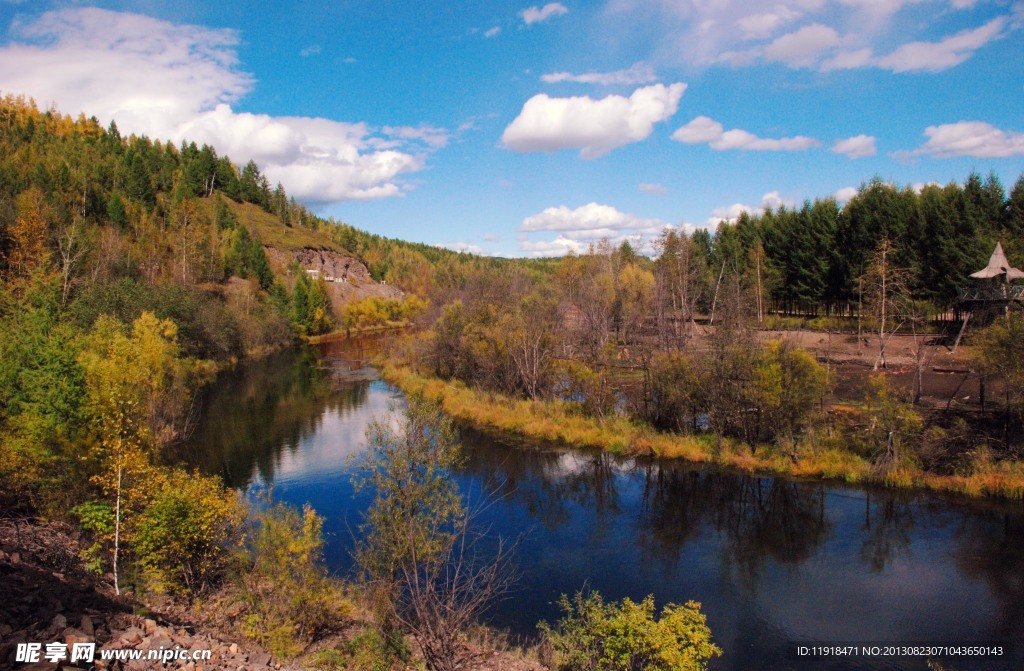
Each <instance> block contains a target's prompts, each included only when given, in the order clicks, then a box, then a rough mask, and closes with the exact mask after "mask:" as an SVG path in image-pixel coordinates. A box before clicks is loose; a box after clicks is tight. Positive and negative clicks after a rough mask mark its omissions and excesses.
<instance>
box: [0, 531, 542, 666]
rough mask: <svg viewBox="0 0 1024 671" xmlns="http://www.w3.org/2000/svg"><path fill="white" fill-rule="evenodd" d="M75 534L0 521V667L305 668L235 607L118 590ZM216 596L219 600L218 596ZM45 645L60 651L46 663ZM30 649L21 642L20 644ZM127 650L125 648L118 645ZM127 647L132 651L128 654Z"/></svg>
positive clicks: (512, 661)
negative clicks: (160, 655)
mask: <svg viewBox="0 0 1024 671" xmlns="http://www.w3.org/2000/svg"><path fill="white" fill-rule="evenodd" d="M78 541H79V538H78V534H77V532H76V531H75V530H74V529H73V528H72V527H71V526H69V525H67V524H63V523H59V522H32V523H30V522H27V521H24V520H11V519H0V669H18V670H24V671H42V670H57V669H62V670H64V671H73V670H75V669H82V671H86V670H88V669H93V668H95V669H110V670H112V671H124V670H130V671H143V670H146V669H188V670H189V671H212V670H215V669H216V670H221V669H223V670H230V671H270V670H274V671H278V670H281V669H285V670H290V669H304V668H315V667H308V666H307V665H306V664H304V663H302V662H301V661H295V660H291V661H289V660H280V659H276V658H274V657H272V656H271V655H270V654H269V653H267V652H266V651H264V650H262V649H261V648H259V647H258V646H256V645H254V644H252V643H250V642H248V641H246V640H245V639H243V638H242V637H241V636H239V635H238V634H237V633H235V632H234V630H233V622H232V620H233V619H234V617H235V616H237V615H238V613H237V612H236V611H232V610H230V609H228V608H218V607H217V606H215V605H214V606H212V607H210V606H207V607H206V608H205V609H204V612H202V613H197V612H195V611H194V610H193V609H190V608H188V607H187V606H185V605H183V604H180V603H174V602H171V601H168V600H157V601H156V602H154V603H149V604H142V603H140V602H138V601H136V600H133V599H130V598H127V597H125V596H118V595H117V594H116V593H115V591H114V588H113V583H112V576H109V575H107V576H99V575H96V574H94V573H91V572H89V571H88V570H86V568H85V565H84V563H83V561H82V559H81V556H80V548H79V544H78ZM210 603H214V604H215V603H216V600H213V601H211V602H210ZM93 642H94V643H95V644H96V652H95V655H94V661H92V662H84V661H75V662H72V661H71V652H72V649H73V647H74V646H75V644H81V643H93ZM22 643H39V644H41V650H40V651H39V659H38V661H35V662H24V661H19V660H18V659H17V653H18V648H19V644H22ZM47 644H63V646H65V647H61V646H59V645H58V646H56V647H55V648H54V650H55V652H57V653H58V654H59V653H61V652H63V653H64V654H63V655H60V657H61V658H60V659H51V661H47V659H46V653H47ZM22 649H23V650H24V648H22ZM176 649H178V650H183V651H191V652H195V651H202V650H209V651H210V659H209V660H192V659H170V660H168V661H166V662H164V661H162V660H153V659H134V660H127V659H121V660H103V659H101V654H102V653H101V651H103V650H117V651H133V650H134V651H143V652H142V656H143V657H146V656H148V654H149V652H148V651H151V650H160V651H168V650H171V651H173V650H176ZM122 654H125V652H122ZM128 654H131V653H130V652H129V653H128ZM542 668H543V667H541V666H539V665H537V664H536V663H533V662H530V661H528V660H525V659H522V658H521V657H519V656H516V655H510V654H501V653H493V654H488V655H483V656H482V657H481V660H480V663H479V664H478V666H477V667H476V671H539V670H540V669H542Z"/></svg>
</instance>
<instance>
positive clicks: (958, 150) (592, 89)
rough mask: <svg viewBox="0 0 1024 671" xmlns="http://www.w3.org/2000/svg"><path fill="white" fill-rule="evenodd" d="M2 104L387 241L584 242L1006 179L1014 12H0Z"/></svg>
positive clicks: (611, 1)
mask: <svg viewBox="0 0 1024 671" xmlns="http://www.w3.org/2000/svg"><path fill="white" fill-rule="evenodd" d="M0 30H3V34H2V41H0V91H3V92H4V93H24V94H27V95H30V96H33V97H34V98H35V99H36V101H37V103H38V104H40V105H41V106H49V105H51V104H54V105H56V106H57V107H58V108H59V109H60V110H62V111H64V112H67V113H72V114H76V113H77V112H79V111H85V112H86V113H87V114H94V115H96V116H97V117H98V118H100V119H101V120H102V121H104V122H106V121H109V120H110V119H116V120H117V122H118V125H119V126H120V127H121V129H122V131H130V132H135V133H146V134H148V135H151V136H153V137H161V138H170V139H174V140H175V141H180V140H181V139H182V138H188V139H194V140H196V141H199V142H208V143H210V144H212V145H213V146H214V147H216V148H217V150H218V151H219V152H220V153H222V154H228V155H230V156H231V157H232V158H233V159H235V160H236V162H239V163H244V162H245V161H247V160H248V159H250V158H252V159H254V160H256V161H257V162H258V163H259V164H260V165H261V167H262V168H263V169H264V172H265V173H266V174H267V175H268V176H269V177H270V178H271V180H272V181H280V182H282V183H283V184H284V185H285V187H286V189H287V190H288V192H289V193H290V194H292V195H294V196H296V197H297V198H298V199H299V200H300V201H302V202H304V203H306V204H308V205H310V206H313V207H314V208H315V209H316V210H317V211H318V212H320V213H321V214H324V215H332V216H335V217H337V218H339V219H342V220H344V221H346V222H348V223H351V224H353V225H355V226H358V227H360V228H364V229H367V230H370V231H374V232H377V233H381V234H384V235H388V236H392V237H400V238H405V239H409V240H416V241H421V242H427V243H430V244H437V245H445V246H449V247H452V248H456V249H466V250H472V251H476V252H479V253H489V254H501V255H542V254H543V255H551V254H561V253H564V252H565V251H566V250H567V249H581V248H584V247H585V246H586V245H587V244H588V243H590V242H592V241H595V240H597V239H600V238H602V237H607V238H610V239H612V240H614V241H618V240H621V239H631V240H633V241H635V242H639V244H641V245H643V244H646V243H649V242H650V241H652V240H653V239H655V238H656V237H657V235H658V234H659V232H660V231H661V230H663V229H664V228H665V227H666V226H676V227H685V228H692V227H703V226H714V225H715V224H716V222H717V221H719V220H721V219H723V218H730V217H735V216H737V215H738V213H739V212H740V211H741V210H743V209H750V210H759V209H761V208H762V207H764V206H765V205H771V206H777V205H779V204H787V205H790V204H799V203H801V202H802V201H803V200H804V199H812V198H815V197H824V196H830V195H835V196H836V197H837V198H839V199H840V200H841V201H842V200H845V199H848V198H849V197H850V196H851V195H852V194H853V193H855V189H856V187H857V186H858V185H860V184H861V183H863V182H865V181H867V180H869V179H871V178H872V177H875V176H878V177H881V178H882V179H884V180H887V181H892V182H895V183H897V184H900V185H922V184H925V183H928V182H931V181H935V182H939V183H946V182H948V181H950V180H957V181H962V180H963V179H964V178H965V177H966V176H967V175H968V174H969V173H970V172H971V171H972V170H974V171H978V172H980V173H982V174H983V175H987V174H988V173H989V172H995V174H996V175H998V176H999V177H1000V178H1001V179H1002V181H1003V183H1004V185H1005V186H1006V187H1007V188H1009V187H1010V186H1012V184H1013V183H1014V181H1016V179H1017V178H1018V176H1019V175H1020V174H1021V173H1022V172H1024V2H1019V1H1018V2H1009V1H999V0H767V1H761V0H746V1H741V0H605V1H603V2H573V1H571V0H563V1H562V2H552V3H540V4H536V5H531V4H529V3H527V2H500V1H497V2H458V1H455V0H453V1H451V2H446V3H443V4H442V3H436V4H427V5H423V4H421V3H408V2H391V1H389V0H377V1H374V2H370V1H364V0H352V1H348V2H345V1H342V0H331V1H328V0H312V1H307V2H302V3H272V2H252V1H250V2H246V1H244V0H240V1H236V2H232V3H191V2H190V3H183V2H176V1H174V0H138V1H134V2H133V1H129V0H123V1H120V2H98V3H94V4H86V3H79V2H49V1H47V0H35V1H27V0H25V1H18V0H0Z"/></svg>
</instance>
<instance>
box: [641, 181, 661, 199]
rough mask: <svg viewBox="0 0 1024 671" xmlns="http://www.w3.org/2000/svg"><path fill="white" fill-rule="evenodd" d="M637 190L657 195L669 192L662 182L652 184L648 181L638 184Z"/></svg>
mask: <svg viewBox="0 0 1024 671" xmlns="http://www.w3.org/2000/svg"><path fill="white" fill-rule="evenodd" d="M636 190H637V191H640V192H641V193H649V194H652V195H655V196H664V195H665V194H666V193H668V189H666V188H665V187H664V186H662V185H661V184H650V183H646V182H645V183H643V184H641V185H640V186H638V187H637V188H636Z"/></svg>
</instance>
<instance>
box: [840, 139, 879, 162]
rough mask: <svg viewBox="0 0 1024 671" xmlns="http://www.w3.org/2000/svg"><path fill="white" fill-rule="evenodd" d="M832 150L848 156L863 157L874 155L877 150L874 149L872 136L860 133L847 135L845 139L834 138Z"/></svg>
mask: <svg viewBox="0 0 1024 671" xmlns="http://www.w3.org/2000/svg"><path fill="white" fill-rule="evenodd" d="M832 152H833V153H835V154H843V155H844V156H846V157H848V158H864V157H865V156H874V155H875V154H876V153H878V150H877V149H875V138H874V137H873V136H871V135H863V134H861V135H854V136H853V137H848V138H846V139H845V140H836V143H835V144H834V145H832Z"/></svg>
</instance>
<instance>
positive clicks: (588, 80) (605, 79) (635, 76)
mask: <svg viewBox="0 0 1024 671" xmlns="http://www.w3.org/2000/svg"><path fill="white" fill-rule="evenodd" d="M540 78H541V81H543V82H546V83H548V84H556V83H559V82H575V83H577V84H599V85H601V86H615V85H633V84H650V83H651V82H653V81H656V80H657V79H658V76H657V75H656V74H655V73H654V68H652V67H651V66H650V65H647V64H646V63H634V64H633V65H632V66H631V67H629V68H627V69H625V70H616V71H614V72H584V73H582V74H578V75H574V74H572V73H571V72H552V73H549V74H545V75H541V77H540Z"/></svg>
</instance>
